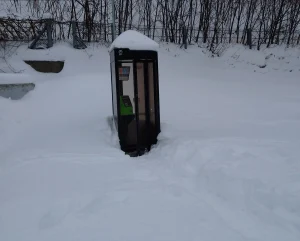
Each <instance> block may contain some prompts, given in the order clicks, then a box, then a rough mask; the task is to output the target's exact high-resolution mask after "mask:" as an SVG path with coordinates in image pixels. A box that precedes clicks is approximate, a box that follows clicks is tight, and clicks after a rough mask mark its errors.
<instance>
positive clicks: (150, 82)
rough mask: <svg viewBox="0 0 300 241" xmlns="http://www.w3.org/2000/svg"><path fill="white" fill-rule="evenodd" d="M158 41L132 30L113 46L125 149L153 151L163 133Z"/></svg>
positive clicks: (116, 108) (116, 110)
mask: <svg viewBox="0 0 300 241" xmlns="http://www.w3.org/2000/svg"><path fill="white" fill-rule="evenodd" d="M157 47H158V44H157V43H156V42H154V41H153V40H151V39H149V38H148V37H146V36H144V35H142V34H140V33H138V32H135V31H132V30H129V31H126V32H124V33H122V34H121V35H120V36H118V38H116V40H115V41H114V42H113V44H112V45H111V47H110V68H111V87H112V104H113V106H112V107H113V122H114V124H115V127H116V130H117V132H118V136H119V141H120V147H121V149H122V150H123V151H124V152H125V153H127V154H130V155H132V156H138V155H142V154H143V153H145V152H147V151H150V149H151V146H152V145H154V144H156V143H157V136H158V134H159V133H160V114H159V83H158V59H157V51H156V49H157Z"/></svg>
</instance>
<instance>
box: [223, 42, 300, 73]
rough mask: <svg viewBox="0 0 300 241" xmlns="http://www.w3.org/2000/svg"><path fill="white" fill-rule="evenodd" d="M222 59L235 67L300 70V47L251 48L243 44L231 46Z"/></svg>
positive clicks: (261, 70) (284, 70)
mask: <svg viewBox="0 0 300 241" xmlns="http://www.w3.org/2000/svg"><path fill="white" fill-rule="evenodd" d="M221 60H222V61H224V62H226V63H227V64H229V65H230V66H232V67H233V68H248V69H251V70H253V69H254V71H258V72H262V73H266V72H270V71H274V70H275V71H283V72H293V71H300V67H299V66H300V48H299V47H291V48H287V47H285V46H271V47H270V48H266V47H265V46H262V47H261V50H260V51H258V50H256V49H249V48H248V47H246V46H243V45H234V46H231V47H229V48H228V49H227V50H226V51H225V52H224V54H223V55H222V56H221Z"/></svg>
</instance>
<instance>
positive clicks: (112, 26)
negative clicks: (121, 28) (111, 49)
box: [111, 0, 116, 42]
mask: <svg viewBox="0 0 300 241" xmlns="http://www.w3.org/2000/svg"><path fill="white" fill-rule="evenodd" d="M111 11H112V25H111V30H112V42H113V41H114V40H115V37H116V17H115V0H111Z"/></svg>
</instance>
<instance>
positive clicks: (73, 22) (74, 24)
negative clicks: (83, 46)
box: [71, 21, 77, 49]
mask: <svg viewBox="0 0 300 241" xmlns="http://www.w3.org/2000/svg"><path fill="white" fill-rule="evenodd" d="M71 24H72V35H73V48H75V49H76V48H77V39H76V22H75V21H72V23H71Z"/></svg>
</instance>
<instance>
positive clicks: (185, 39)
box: [183, 26, 187, 49]
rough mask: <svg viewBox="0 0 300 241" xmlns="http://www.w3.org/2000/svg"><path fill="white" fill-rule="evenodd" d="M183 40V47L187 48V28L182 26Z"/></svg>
mask: <svg viewBox="0 0 300 241" xmlns="http://www.w3.org/2000/svg"><path fill="white" fill-rule="evenodd" d="M183 39H184V40H183V41H184V48H185V49H187V28H186V26H183Z"/></svg>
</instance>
